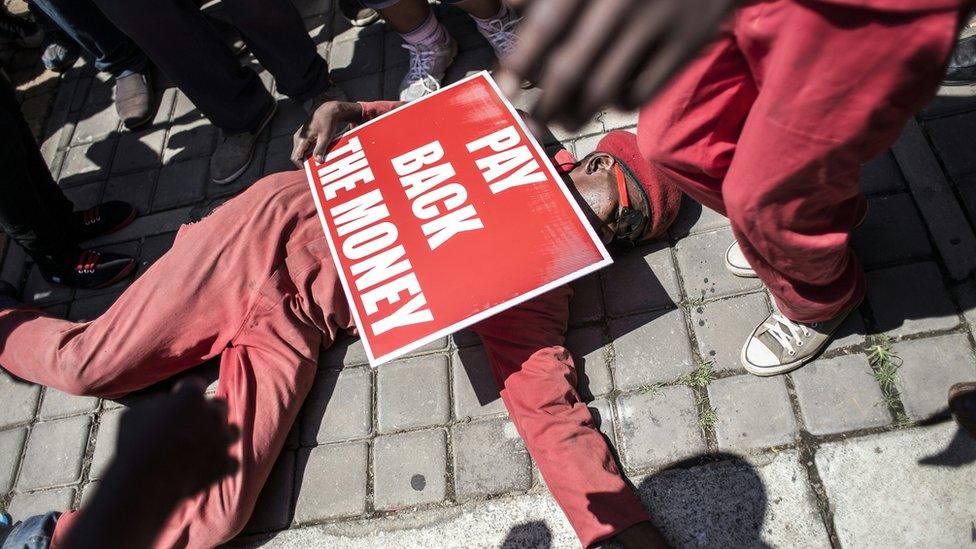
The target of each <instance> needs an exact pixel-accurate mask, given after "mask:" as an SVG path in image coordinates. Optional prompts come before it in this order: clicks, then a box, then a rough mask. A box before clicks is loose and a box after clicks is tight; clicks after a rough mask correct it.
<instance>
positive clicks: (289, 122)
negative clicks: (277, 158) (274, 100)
mask: <svg viewBox="0 0 976 549" xmlns="http://www.w3.org/2000/svg"><path fill="white" fill-rule="evenodd" d="M307 120H308V113H307V112H305V107H304V106H303V105H302V103H301V102H299V101H296V100H294V99H283V100H281V101H278V110H277V111H276V112H275V115H274V118H272V119H271V126H269V129H270V130H269V134H268V135H270V136H271V137H286V136H287V137H288V138H289V139H290V138H291V136H292V134H294V133H295V130H297V129H298V127H299V126H301V125H302V124H304V123H305V121H307Z"/></svg>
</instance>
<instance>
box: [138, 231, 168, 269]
mask: <svg viewBox="0 0 976 549" xmlns="http://www.w3.org/2000/svg"><path fill="white" fill-rule="evenodd" d="M175 238H176V233H167V234H161V235H157V236H151V237H149V238H147V239H146V240H145V241H144V242H143V243H142V248H141V249H140V253H139V271H138V273H137V274H136V276H137V277H138V276H141V275H142V273H144V272H145V271H146V269H148V268H149V267H150V266H152V264H153V263H155V262H156V260H157V259H159V258H160V257H162V256H163V254H164V253H166V251H167V250H169V249H170V248H171V247H172V246H173V240H174V239H175Z"/></svg>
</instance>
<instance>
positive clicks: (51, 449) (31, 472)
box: [17, 416, 91, 490]
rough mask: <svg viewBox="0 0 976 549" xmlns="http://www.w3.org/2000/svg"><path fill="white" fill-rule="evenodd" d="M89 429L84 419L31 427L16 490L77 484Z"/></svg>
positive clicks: (88, 421)
mask: <svg viewBox="0 0 976 549" xmlns="http://www.w3.org/2000/svg"><path fill="white" fill-rule="evenodd" d="M90 427H91V418H89V417H87V416H80V417H73V418H68V419H58V420H54V421H48V422H44V423H38V424H36V425H34V427H33V429H31V434H30V437H28V440H27V453H26V454H25V455H24V463H23V466H22V467H21V471H20V478H19V479H18V480H17V487H18V488H19V489H21V490H33V489H35V488H45V487H48V486H57V485H59V484H68V483H71V482H75V481H76V480H78V477H79V476H80V475H81V462H82V458H83V457H84V453H85V446H86V445H87V444H88V431H89V429H90Z"/></svg>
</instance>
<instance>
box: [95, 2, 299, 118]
mask: <svg viewBox="0 0 976 549" xmlns="http://www.w3.org/2000/svg"><path fill="white" fill-rule="evenodd" d="M95 3H96V4H97V5H98V7H99V8H101V10H102V11H103V12H104V13H105V15H106V16H107V17H108V19H109V20H111V21H112V22H113V23H114V24H115V25H117V26H118V27H119V28H120V29H122V31H123V32H125V33H126V34H127V35H129V36H130V37H132V39H133V40H134V41H135V42H136V44H138V45H139V47H141V48H142V50H143V51H144V52H146V55H148V56H149V58H150V59H152V61H153V63H155V64H156V66H157V67H159V68H160V69H162V71H163V72H165V73H166V74H167V75H168V76H169V77H170V78H171V79H172V80H173V82H174V83H175V84H176V86H177V87H178V88H179V89H180V90H181V91H182V92H183V93H185V94H186V95H187V97H189V98H190V101H192V102H193V104H194V105H196V106H197V108H199V109H200V111H202V112H203V114H205V115H206V116H207V118H209V119H210V121H211V122H213V123H214V125H216V126H218V127H219V128H221V129H223V130H225V131H228V132H241V131H253V130H255V129H257V128H258V126H259V125H260V123H261V120H262V118H263V117H264V116H265V115H266V114H267V111H268V105H269V102H270V101H271V100H272V99H271V95H270V94H269V93H268V91H267V90H266V89H264V85H263V84H262V83H261V79H259V78H258V75H257V74H255V73H254V71H252V70H250V69H248V68H245V67H242V66H241V65H240V63H238V61H237V58H235V57H234V54H233V53H232V52H231V51H230V49H229V48H228V47H227V45H226V44H224V43H223V42H221V41H220V38H219V37H218V36H217V34H216V33H215V32H214V30H213V27H211V26H210V24H209V23H208V22H207V19H206V17H205V16H204V15H203V13H201V12H200V8H198V7H197V5H196V4H195V3H194V2H192V1H191V0H162V1H159V2H156V1H150V0H95ZM263 7H264V9H265V10H266V11H268V12H270V11H274V10H273V9H271V8H272V6H270V5H268V4H264V5H263ZM292 9H294V8H292ZM231 11H232V10H231ZM265 15H267V16H268V17H272V18H273V17H274V16H273V14H270V13H266V14H265ZM303 32H304V31H303ZM279 38H280V37H279Z"/></svg>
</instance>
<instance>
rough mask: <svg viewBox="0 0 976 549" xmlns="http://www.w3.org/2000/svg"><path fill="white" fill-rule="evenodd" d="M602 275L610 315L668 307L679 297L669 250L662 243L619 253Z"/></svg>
mask: <svg viewBox="0 0 976 549" xmlns="http://www.w3.org/2000/svg"><path fill="white" fill-rule="evenodd" d="M601 279H602V280H603V292H604V295H605V296H606V300H607V312H608V313H609V314H610V315H611V316H622V315H625V314H629V313H636V312H641V311H646V310H650V309H660V308H663V307H671V306H673V305H674V303H676V302H678V301H679V300H680V296H679V294H678V278H677V275H676V273H675V270H674V263H673V262H672V261H671V250H669V249H668V247H667V246H664V245H662V244H655V245H652V246H647V247H641V248H638V249H636V250H634V252H633V253H630V254H628V255H626V256H624V257H621V258H620V259H618V260H616V261H615V262H614V264H613V265H611V266H610V267H609V268H607V269H606V270H605V271H604V272H603V273H602V275H601Z"/></svg>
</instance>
